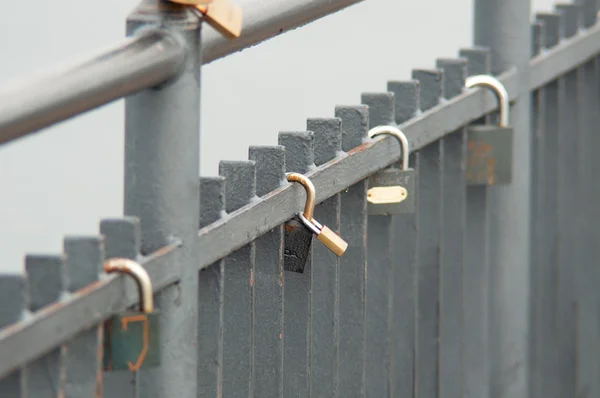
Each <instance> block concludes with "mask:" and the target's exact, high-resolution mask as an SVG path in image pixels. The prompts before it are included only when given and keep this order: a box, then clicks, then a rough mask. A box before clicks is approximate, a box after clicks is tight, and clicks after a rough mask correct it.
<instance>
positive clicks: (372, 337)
mask: <svg viewBox="0 0 600 398" xmlns="http://www.w3.org/2000/svg"><path fill="white" fill-rule="evenodd" d="M361 103H363V104H364V105H367V106H368V107H369V128H370V129H371V128H373V127H377V126H382V125H394V123H395V115H394V112H395V102H394V93H391V92H387V93H364V94H362V98H361ZM392 145H399V143H397V142H396V143H392ZM367 230H368V234H367V270H366V286H365V307H366V309H365V357H366V364H365V395H366V396H367V397H387V396H389V386H390V381H391V380H390V376H391V375H390V373H389V371H388V369H389V363H390V335H389V330H390V328H389V322H390V292H391V289H392V285H391V281H392V278H391V276H392V253H393V252H392V247H393V243H392V239H393V234H392V232H393V230H392V216H390V215H369V216H368V217H367Z"/></svg>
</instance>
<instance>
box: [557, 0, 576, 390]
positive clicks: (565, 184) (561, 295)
mask: <svg viewBox="0 0 600 398" xmlns="http://www.w3.org/2000/svg"><path fill="white" fill-rule="evenodd" d="M555 8H556V11H557V12H560V13H561V14H562V16H563V21H562V22H563V26H562V28H563V29H561V35H562V39H568V38H571V37H573V36H574V35H575V34H576V33H577V31H578V29H579V23H578V18H579V7H578V6H576V5H574V4H559V5H556V7H555ZM580 73H581V72H580V69H574V70H572V71H570V72H568V73H567V74H566V75H564V76H563V77H562V78H561V79H560V80H559V99H558V110H559V114H558V119H559V126H558V127H559V131H558V157H557V158H556V159H555V163H556V164H557V167H558V171H557V179H556V182H555V184H556V185H558V198H557V205H558V208H557V210H558V218H557V227H558V232H557V246H558V247H557V249H556V250H557V251H558V258H557V263H558V268H557V273H558V277H557V279H558V288H557V296H558V298H557V312H558V314H557V319H556V322H557V337H558V345H557V350H558V356H559V360H558V361H557V366H558V369H557V372H558V374H559V375H560V379H559V384H560V390H559V395H560V396H561V397H566V396H576V387H575V384H576V382H575V379H576V370H575V367H574V366H573V364H574V363H575V333H576V328H575V326H576V324H575V291H574V289H575V286H574V284H575V268H576V266H574V264H577V262H578V259H577V256H576V252H577V249H576V244H577V240H576V234H577V231H578V229H579V226H578V225H576V224H575V223H573V222H572V221H573V210H574V209H576V203H577V196H578V185H577V167H574V166H575V165H576V164H577V156H578V153H577V132H578V120H577V107H578V103H577V99H578V96H577V81H578V79H579V76H580ZM556 185H555V187H554V189H556V188H557V187H556Z"/></svg>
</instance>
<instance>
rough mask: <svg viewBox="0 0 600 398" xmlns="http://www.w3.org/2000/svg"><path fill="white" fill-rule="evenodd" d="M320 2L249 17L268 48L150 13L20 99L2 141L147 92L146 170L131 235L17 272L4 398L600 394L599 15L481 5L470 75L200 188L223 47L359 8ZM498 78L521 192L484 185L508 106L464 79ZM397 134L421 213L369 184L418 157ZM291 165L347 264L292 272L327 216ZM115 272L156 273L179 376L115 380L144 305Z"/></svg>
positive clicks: (128, 190) (0, 347) (439, 78)
mask: <svg viewBox="0 0 600 398" xmlns="http://www.w3.org/2000/svg"><path fill="white" fill-rule="evenodd" d="M306 2H307V0H294V1H293V2H290V4H289V6H286V7H287V8H286V7H283V6H282V8H278V7H279V6H275V5H274V4H275V3H273V4H268V5H265V7H270V8H265V10H263V11H265V12H267V11H266V10H268V12H267V14H266V15H262V14H260V16H257V15H259V13H257V12H254V13H253V11H252V10H246V9H245V10H246V11H248V12H249V15H250V17H249V18H248V20H247V22H246V25H245V28H246V29H247V33H244V35H243V36H242V38H240V39H239V40H240V42H224V41H223V40H221V39H219V38H209V39H205V38H204V39H201V35H200V34H201V29H200V26H201V23H200V22H201V21H200V20H199V19H198V16H197V15H196V14H195V13H193V12H191V11H190V10H189V9H187V8H185V7H181V6H175V5H168V4H167V3H162V2H161V1H159V0H145V1H143V2H142V4H141V5H140V8H138V9H137V10H136V11H134V12H133V13H132V15H131V16H130V18H129V20H128V23H127V33H128V36H130V38H129V39H128V42H126V43H125V44H124V45H123V47H121V48H119V49H118V50H115V51H113V52H110V53H107V54H104V55H103V56H101V57H99V58H97V59H96V60H94V61H93V62H91V63H88V64H86V65H83V66H81V67H79V68H78V69H76V72H77V73H73V71H69V72H68V73H65V74H63V75H60V76H58V77H57V78H55V79H53V81H49V82H48V83H49V84H48V85H47V86H44V85H40V86H39V92H38V91H37V89H38V87H35V86H34V87H31V88H30V89H29V91H27V90H25V92H24V93H21V94H20V96H19V97H12V96H8V97H4V98H7V100H2V101H4V102H6V103H4V102H2V103H0V109H3V111H0V137H1V139H0V142H2V143H4V142H8V141H11V140H14V139H17V138H18V137H21V136H24V135H27V134H30V133H33V132H35V131H38V130H39V129H42V128H44V127H47V126H49V125H51V124H53V123H56V122H58V121H61V120H64V119H66V118H68V117H71V116H75V115H76V114H79V113H82V112H85V111H87V110H88V109H92V108H94V107H97V106H99V105H101V104H103V103H106V102H108V101H111V100H114V99H116V98H120V97H124V96H125V97H126V105H125V107H126V126H125V132H126V145H125V154H126V156H125V165H124V167H125V212H124V217H123V218H122V219H111V220H103V221H101V223H100V227H99V233H98V235H97V236H73V237H67V238H65V241H64V252H63V253H56V254H30V255H27V256H26V258H25V269H26V274H25V275H0V396H1V397H2V398H5V397H6V398H12V397H15V398H24V397H27V396H29V397H36V398H38V397H40V398H43V397H89V396H110V397H130V396H133V397H138V396H139V397H222V396H225V397H227V398H229V397H252V396H255V397H308V396H311V397H377V398H380V397H419V398H459V397H466V398H485V397H494V398H496V397H498V398H500V397H511V398H512V397H515V398H551V397H556V398H563V397H600V381H599V380H600V378H599V377H598V372H599V371H600V324H599V322H600V320H599V316H598V314H599V312H600V306H599V303H600V296H599V295H598V293H597V292H598V288H597V286H598V282H600V271H599V269H600V267H599V266H600V263H599V261H598V258H600V245H599V243H600V239H599V235H598V232H597V225H598V223H599V222H600V206H597V202H596V201H595V198H598V197H600V180H598V175H600V162H599V161H598V160H597V159H596V157H595V155H594V153H595V151H594V150H595V148H598V147H600V134H598V131H596V130H597V126H598V125H599V124H600V119H599V112H598V108H599V107H600V70H599V69H600V68H599V63H600V24H598V25H597V24H596V19H597V5H596V0H578V1H576V3H574V4H558V5H557V6H556V7H555V10H554V11H553V12H550V13H537V14H535V15H534V18H533V21H531V20H530V14H529V6H530V4H529V2H528V1H521V0H506V1H503V2H496V1H492V0H476V1H475V10H474V15H475V35H474V36H475V42H474V45H473V47H472V48H463V49H457V50H458V51H457V57H456V58H455V59H447V58H444V59H437V60H436V62H435V65H432V66H431V69H415V70H414V71H413V73H412V78H411V79H410V80H407V81H390V82H388V84H387V87H386V88H382V92H379V93H377V92H375V93H373V92H370V93H364V94H362V96H361V97H360V102H361V104H350V105H343V106H336V107H335V108H334V109H332V115H331V117H330V118H310V119H308V120H307V124H306V131H297V132H282V133H280V135H279V142H278V143H277V144H278V145H273V146H253V147H251V148H250V149H249V153H248V159H249V160H247V161H222V162H221V163H220V165H219V177H210V178H208V177H199V176H198V174H199V171H198V165H199V151H198V146H199V118H200V114H199V101H200V83H201V79H200V76H201V74H200V70H201V64H202V63H203V61H202V57H203V53H202V51H201V50H202V49H203V47H206V48H208V50H209V51H208V54H209V55H208V60H209V61H210V60H212V59H215V58H217V57H219V56H224V55H226V54H228V53H231V52H232V51H236V50H238V49H241V48H244V47H246V46H249V45H251V44H254V43H257V42H259V41H262V40H264V39H266V38H268V37H271V36H273V35H275V34H276V30H278V29H276V30H274V27H275V25H276V23H275V22H277V23H279V22H281V23H285V24H286V25H285V27H286V28H293V27H296V26H299V25H302V24H304V23H307V22H309V21H311V20H314V19H317V18H320V17H321V16H323V15H326V14H328V13H331V12H334V11H336V10H337V9H340V8H343V7H345V6H348V5H349V4H351V3H355V2H356V1H354V0H336V1H332V2H325V1H321V2H315V4H312V5H311V7H310V8H306V7H304V8H303V6H304V5H305V3H306ZM265 4H266V3H265ZM269 12H270V13H271V14H272V15H268V13H269ZM286 12H287V13H288V14H285V13H286ZM284 14H285V15H286V16H284ZM269 17H272V18H274V19H273V21H275V22H271V23H269V22H268V21H269ZM288 17H289V18H288ZM277 26H279V25H277ZM282 26H283V25H282ZM488 73H493V74H494V75H495V76H496V77H497V78H498V79H499V80H500V81H501V82H502V83H503V84H504V86H505V88H506V90H507V92H508V95H509V98H510V101H511V104H512V105H511V121H510V124H511V126H513V127H514V130H515V135H514V140H513V164H512V176H513V177H512V182H511V183H510V184H508V185H504V186H470V185H467V182H466V178H465V170H466V166H467V156H468V150H469V147H468V141H467V138H468V135H467V131H468V126H469V125H473V124H487V123H493V122H494V121H495V120H496V119H497V117H496V112H497V111H498V107H497V101H496V98H495V96H494V95H493V94H492V93H491V92H489V91H488V90H486V89H481V88H478V89H472V90H467V89H465V88H464V85H465V79H466V78H467V76H473V75H479V74H488ZM81 79H84V80H87V81H90V82H95V83H98V84H95V83H94V84H90V85H88V84H87V83H86V84H83V85H82V83H80V82H79V81H80V80H81ZM78 82H79V83H78ZM125 82H126V83H127V84H125ZM57 87H58V88H61V89H63V91H60V92H59V91H57ZM25 94H28V95H25ZM59 94H60V95H59ZM29 98H35V101H31V102H28V101H25V99H29ZM11 101H12V102H11ZM0 102H1V101H0ZM11 104H12V106H9V105H11ZM15 104H17V105H19V104H21V105H19V106H15ZM5 105H6V106H5ZM380 125H392V126H396V127H398V128H400V129H401V130H402V131H403V132H404V133H405V135H406V136H407V138H408V140H409V143H410V147H411V150H412V151H413V153H411V155H410V165H411V167H413V168H415V169H416V172H417V174H416V175H417V186H416V190H415V192H414V193H413V194H414V195H416V212H415V213H414V214H411V213H408V214H399V215H369V213H368V211H367V189H368V186H369V185H368V184H369V176H371V175H373V174H375V173H376V172H378V171H379V170H382V169H384V168H387V167H389V166H391V165H394V164H395V163H397V162H398V161H399V160H400V159H401V157H402V156H403V154H402V153H401V149H400V146H399V145H398V143H397V142H396V140H395V139H394V138H393V137H384V138H380V137H377V138H376V139H370V138H368V134H367V133H368V131H369V129H370V128H373V127H375V126H380ZM285 172H298V173H303V174H306V175H307V176H308V177H310V179H311V180H312V182H313V183H314V185H315V187H316V196H317V203H318V204H317V206H316V209H315V218H316V219H317V220H319V221H320V222H321V223H322V224H325V225H327V226H329V227H330V228H331V229H332V230H333V231H336V232H337V233H339V234H340V235H341V236H342V237H343V238H344V239H345V240H346V241H347V242H348V244H349V246H348V249H347V251H346V253H345V254H344V255H343V256H342V257H337V256H335V255H334V254H333V253H331V252H330V251H329V250H327V249H326V248H325V246H323V245H321V244H320V243H319V242H316V241H315V242H314V243H313V244H312V247H311V249H310V253H309V256H308V260H307V265H306V268H305V270H304V272H303V273H293V272H289V271H285V270H284V265H283V264H284V258H285V255H284V254H285V253H284V243H285V242H284V239H285V238H284V237H285V233H284V231H285V223H286V221H288V220H290V219H291V218H292V217H293V216H294V215H295V213H297V212H298V211H300V210H301V209H302V208H303V205H304V200H305V194H304V192H303V188H301V187H300V186H298V185H297V184H295V185H292V184H289V183H287V182H286V180H285ZM115 257H121V258H127V259H132V260H135V261H137V262H138V263H139V264H141V265H142V266H143V267H144V268H145V269H146V270H147V272H148V274H149V276H150V279H151V281H152V285H153V290H154V293H155V301H156V306H157V308H158V309H159V318H160V321H159V324H160V326H159V327H160V340H159V348H160V352H161V361H162V363H161V366H159V367H158V368H151V369H144V368H142V369H140V370H139V371H137V372H129V371H111V372H108V371H104V370H103V366H102V360H103V341H104V333H105V332H106V328H105V327H104V326H105V321H106V320H108V319H109V318H111V317H112V316H114V315H118V314H120V313H122V312H124V311H125V310H126V309H128V308H130V307H132V306H135V305H137V303H138V297H137V290H136V288H135V285H134V284H133V283H132V282H131V281H130V280H129V279H128V278H127V277H126V276H122V275H114V274H111V275H108V274H104V273H103V271H102V270H103V267H102V265H103V263H104V261H105V260H107V259H109V258H115Z"/></svg>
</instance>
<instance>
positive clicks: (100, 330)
mask: <svg viewBox="0 0 600 398" xmlns="http://www.w3.org/2000/svg"><path fill="white" fill-rule="evenodd" d="M97 330H98V335H97V339H98V343H97V346H96V361H97V363H96V397H97V398H102V362H103V361H102V358H103V356H104V344H103V341H104V325H102V324H100V325H98V329H97Z"/></svg>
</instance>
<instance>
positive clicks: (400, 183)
mask: <svg viewBox="0 0 600 398" xmlns="http://www.w3.org/2000/svg"><path fill="white" fill-rule="evenodd" d="M415 187H416V172H415V170H414V169H407V170H400V169H397V168H388V169H384V170H380V171H378V172H377V173H375V174H373V175H372V176H371V177H369V190H368V191H367V211H368V212H369V214H370V215H394V214H410V213H414V212H415V204H416V195H415Z"/></svg>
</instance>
